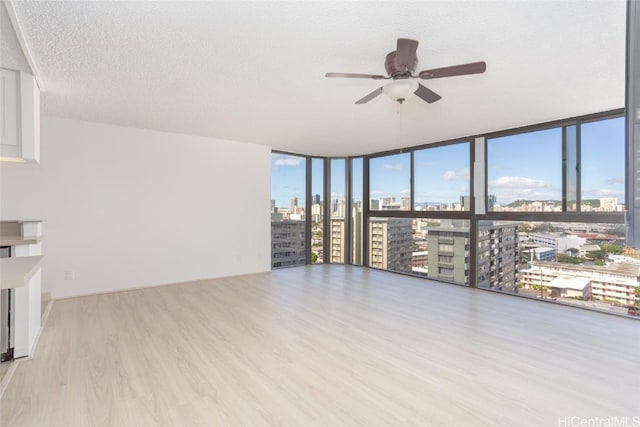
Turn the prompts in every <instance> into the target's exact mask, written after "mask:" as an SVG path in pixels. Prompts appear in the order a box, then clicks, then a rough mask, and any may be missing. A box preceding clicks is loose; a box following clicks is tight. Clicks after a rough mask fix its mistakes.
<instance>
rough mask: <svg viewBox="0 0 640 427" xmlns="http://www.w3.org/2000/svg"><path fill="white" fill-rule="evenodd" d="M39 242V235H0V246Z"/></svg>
mask: <svg viewBox="0 0 640 427" xmlns="http://www.w3.org/2000/svg"><path fill="white" fill-rule="evenodd" d="M38 242H40V238H39V237H23V236H0V246H16V245H33V244H36V243H38Z"/></svg>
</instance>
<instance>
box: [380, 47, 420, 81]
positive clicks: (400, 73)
mask: <svg viewBox="0 0 640 427" xmlns="http://www.w3.org/2000/svg"><path fill="white" fill-rule="evenodd" d="M414 58H415V59H414V60H413V64H396V51H395V50H394V51H393V52H389V53H388V54H387V56H386V58H385V60H384V68H385V70H387V74H388V75H389V76H390V77H392V78H394V79H397V78H408V77H411V75H412V74H413V72H414V71H415V69H416V66H417V65H418V58H417V57H414Z"/></svg>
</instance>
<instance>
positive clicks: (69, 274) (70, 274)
mask: <svg viewBox="0 0 640 427" xmlns="http://www.w3.org/2000/svg"><path fill="white" fill-rule="evenodd" d="M64 280H73V271H65V272H64Z"/></svg>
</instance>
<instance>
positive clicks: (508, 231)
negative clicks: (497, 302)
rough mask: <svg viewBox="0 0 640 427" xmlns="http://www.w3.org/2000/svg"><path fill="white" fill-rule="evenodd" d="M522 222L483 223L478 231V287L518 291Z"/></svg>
mask: <svg viewBox="0 0 640 427" xmlns="http://www.w3.org/2000/svg"><path fill="white" fill-rule="evenodd" d="M518 243H519V242H518V224H500V223H491V224H481V225H480V226H479V230H478V265H477V270H478V287H480V288H488V289H498V290H501V291H507V292H516V290H517V285H518Z"/></svg>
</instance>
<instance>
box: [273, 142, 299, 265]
mask: <svg viewBox="0 0 640 427" xmlns="http://www.w3.org/2000/svg"><path fill="white" fill-rule="evenodd" d="M306 171H307V163H306V158H305V157H302V156H295V155H291V154H284V153H273V154H272V155H271V266H272V267H273V268H281V267H290V266H294V265H304V264H305V263H306V238H305V235H306V223H305V221H306V218H307V215H306V214H307V213H306V212H305V206H306V203H305V201H306V194H307V192H306V176H307V172H306Z"/></svg>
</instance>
